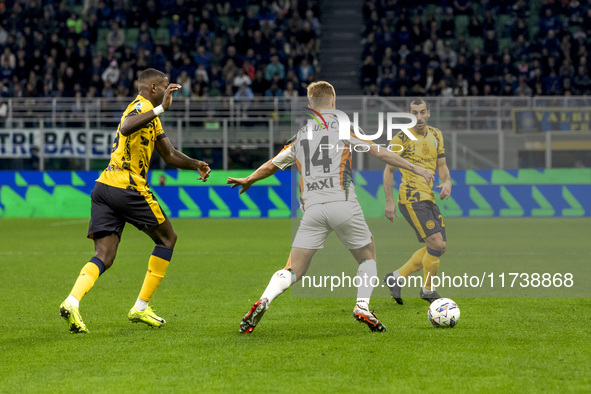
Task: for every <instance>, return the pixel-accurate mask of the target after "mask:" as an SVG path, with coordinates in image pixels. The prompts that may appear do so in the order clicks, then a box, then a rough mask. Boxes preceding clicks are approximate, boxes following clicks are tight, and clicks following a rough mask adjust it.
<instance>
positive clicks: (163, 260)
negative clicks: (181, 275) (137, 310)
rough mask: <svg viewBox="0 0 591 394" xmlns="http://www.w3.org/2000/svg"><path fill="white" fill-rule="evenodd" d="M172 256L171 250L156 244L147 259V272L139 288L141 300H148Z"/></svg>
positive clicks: (160, 280)
mask: <svg viewBox="0 0 591 394" xmlns="http://www.w3.org/2000/svg"><path fill="white" fill-rule="evenodd" d="M171 258H172V250H171V249H167V248H164V247H162V246H156V247H155V248H154V251H153V252H152V256H150V260H149V261H148V272H147V273H146V278H145V279H144V284H143V285H142V289H141V290H140V295H139V297H138V298H139V299H140V300H143V301H146V302H148V301H150V299H152V296H153V295H154V292H155V291H156V288H157V287H158V285H159V284H160V282H162V278H164V274H165V273H166V269H167V268H168V264H169V263H170V259H171Z"/></svg>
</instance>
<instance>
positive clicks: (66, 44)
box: [0, 0, 320, 98]
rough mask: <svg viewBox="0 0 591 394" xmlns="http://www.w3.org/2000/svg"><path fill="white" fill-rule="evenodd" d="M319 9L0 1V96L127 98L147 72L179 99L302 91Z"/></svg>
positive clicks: (174, 1)
mask: <svg viewBox="0 0 591 394" xmlns="http://www.w3.org/2000/svg"><path fill="white" fill-rule="evenodd" d="M319 12H320V9H319V7H318V4H317V2H316V1H315V0H305V1H304V0H300V1H288V0H275V1H267V0H258V1H247V0H232V1H207V0H206V1H200V0H147V1H146V2H145V5H142V6H140V5H139V3H138V2H127V1H108V0H107V1H105V0H85V1H80V0H78V1H77V0H74V1H61V2H60V1H51V0H49V1H40V0H30V1H21V0H16V1H11V0H3V1H0V97H107V98H109V97H128V96H130V95H133V94H134V92H135V87H134V86H133V81H134V80H135V79H136V74H137V71H138V70H141V69H144V68H147V67H154V68H158V69H161V70H165V72H166V73H167V74H168V75H169V78H170V81H171V82H179V83H182V84H183V86H184V88H183V90H182V91H180V93H179V94H180V95H181V96H184V97H195V98H198V97H215V96H234V95H235V94H238V93H239V92H241V89H240V88H241V86H242V85H246V86H245V88H246V87H249V88H248V89H247V90H252V94H253V96H254V97H257V96H268V95H273V96H277V95H283V92H284V91H285V90H286V89H287V90H288V91H290V92H292V91H295V92H298V93H299V94H302V93H305V89H306V86H307V84H308V83H309V81H310V80H314V75H315V74H316V73H317V72H318V71H319V68H320V65H319V62H318V48H319V34H320V21H319V18H320V15H319ZM258 71H262V72H263V75H264V78H263V79H260V78H258V79H257V76H256V75H257V72H258ZM276 74H277V75H278V76H279V77H278V78H276V77H275V75H276ZM288 85H289V86H288ZM243 90H244V89H243ZM240 94H242V93H240ZM291 94H293V93H291Z"/></svg>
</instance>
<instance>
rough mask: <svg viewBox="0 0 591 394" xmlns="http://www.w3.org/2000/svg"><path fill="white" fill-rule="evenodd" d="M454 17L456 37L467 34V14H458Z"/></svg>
mask: <svg viewBox="0 0 591 394" xmlns="http://www.w3.org/2000/svg"><path fill="white" fill-rule="evenodd" d="M454 19H455V20H454V22H455V24H456V37H458V36H461V35H464V36H466V35H468V24H469V23H470V19H469V18H468V15H458V16H456V17H455V18H454Z"/></svg>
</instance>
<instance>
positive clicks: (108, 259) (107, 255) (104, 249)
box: [60, 234, 120, 333]
mask: <svg viewBox="0 0 591 394" xmlns="http://www.w3.org/2000/svg"><path fill="white" fill-rule="evenodd" d="M119 241H120V239H119V236H118V235H117V234H109V235H106V236H104V237H100V238H97V239H95V240H94V250H95V255H94V257H93V258H91V259H90V261H89V262H88V263H87V264H86V265H85V266H84V267H83V268H82V270H81V271H80V275H79V276H78V279H77V280H76V283H75V284H74V287H73V288H72V291H71V292H70V295H69V296H68V297H67V298H66V299H65V300H64V302H62V304H61V305H60V316H61V317H63V318H64V320H66V322H67V323H68V327H69V328H70V332H71V333H87V332H88V329H87V328H86V325H85V324H84V321H83V320H82V316H81V315H80V311H79V307H80V300H82V297H84V295H85V294H86V293H88V291H89V290H90V289H91V288H92V286H94V282H96V280H97V279H98V277H99V276H100V275H101V274H102V273H103V272H105V270H107V269H108V268H109V267H111V266H112V265H113V261H114V260H115V256H116V255H117V247H118V246H119Z"/></svg>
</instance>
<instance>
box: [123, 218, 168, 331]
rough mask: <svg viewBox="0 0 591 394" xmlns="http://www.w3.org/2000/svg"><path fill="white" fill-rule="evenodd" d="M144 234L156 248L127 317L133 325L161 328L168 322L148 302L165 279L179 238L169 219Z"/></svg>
mask: <svg viewBox="0 0 591 394" xmlns="http://www.w3.org/2000/svg"><path fill="white" fill-rule="evenodd" d="M144 232H145V233H146V234H148V235H149V236H150V238H152V240H154V243H155V244H156V246H155V247H154V251H153V252H152V255H151V256H150V260H149V261H148V272H147V273H146V277H145V279H144V283H143V285H142V288H141V290H140V294H139V296H138V298H137V300H136V303H135V305H134V306H133V308H131V310H130V311H129V314H128V316H127V317H128V318H129V320H130V321H131V322H132V323H138V322H141V323H145V324H147V325H149V326H151V327H161V326H162V325H164V324H165V323H166V320H164V319H163V318H161V317H159V316H157V315H156V314H155V313H154V311H153V310H152V308H150V307H149V306H148V302H149V301H150V300H151V299H152V296H153V295H154V292H155V291H156V289H157V288H158V286H159V285H160V282H161V281H162V278H164V274H165V273H166V269H167V268H168V265H169V263H170V259H171V258H172V250H173V248H174V245H175V243H176V239H177V236H176V233H175V232H174V230H173V229H172V224H171V223H170V220H168V219H166V220H165V221H164V222H162V223H161V224H159V225H158V226H156V227H153V228H150V229H146V230H144Z"/></svg>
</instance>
